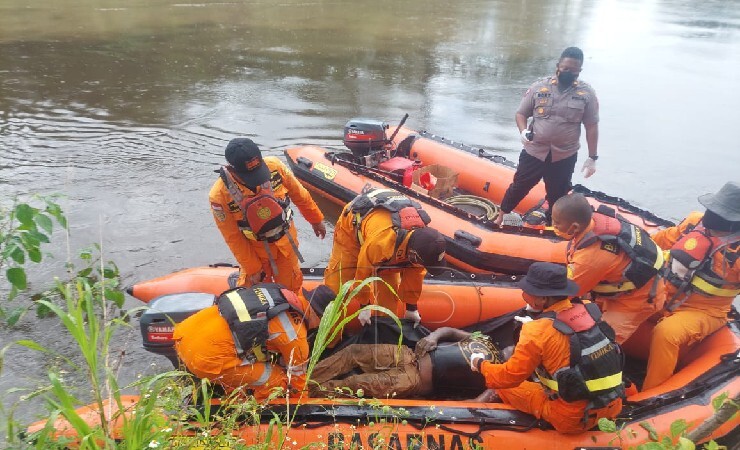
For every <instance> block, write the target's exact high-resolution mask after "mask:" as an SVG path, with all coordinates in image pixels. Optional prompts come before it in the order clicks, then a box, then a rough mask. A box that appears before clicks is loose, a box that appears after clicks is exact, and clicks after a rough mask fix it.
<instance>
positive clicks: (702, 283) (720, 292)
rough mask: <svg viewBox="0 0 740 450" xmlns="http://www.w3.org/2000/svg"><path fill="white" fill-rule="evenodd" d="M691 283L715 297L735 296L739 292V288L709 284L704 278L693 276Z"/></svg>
mask: <svg viewBox="0 0 740 450" xmlns="http://www.w3.org/2000/svg"><path fill="white" fill-rule="evenodd" d="M691 284H692V285H693V286H694V287H696V288H697V289H699V290H700V291H702V292H706V293H707V294H709V295H716V296H717V297H735V296H737V295H738V294H740V289H724V288H719V287H717V286H713V285H711V284H709V283H708V282H707V281H706V280H703V279H701V278H699V277H698V276H695V277H694V279H693V280H691Z"/></svg>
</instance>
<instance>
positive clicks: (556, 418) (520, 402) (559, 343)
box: [480, 300, 622, 433]
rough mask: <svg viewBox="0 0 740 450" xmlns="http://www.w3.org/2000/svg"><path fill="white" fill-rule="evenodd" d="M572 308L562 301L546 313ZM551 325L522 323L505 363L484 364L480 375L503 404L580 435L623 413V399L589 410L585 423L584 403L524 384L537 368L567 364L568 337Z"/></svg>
mask: <svg viewBox="0 0 740 450" xmlns="http://www.w3.org/2000/svg"><path fill="white" fill-rule="evenodd" d="M571 306H572V304H571V302H570V300H563V301H560V302H558V303H555V304H554V305H552V306H551V307H549V308H547V309H545V311H553V312H556V313H557V312H559V311H563V310H566V309H568V308H570V307H571ZM552 323H553V322H552V320H546V319H542V320H533V321H531V322H527V323H525V324H524V325H522V330H521V334H520V336H519V342H518V343H517V344H516V347H515V348H514V353H513V354H512V355H511V358H509V360H508V361H506V362H505V363H503V364H494V363H491V362H489V361H484V362H483V363H482V364H481V368H480V372H481V373H482V374H483V376H484V377H485V379H486V386H488V387H489V388H492V389H496V393H497V394H498V395H499V397H501V400H503V401H504V403H506V404H509V405H511V406H513V407H514V408H516V409H518V410H520V411H524V412H526V413H528V414H532V415H533V416H535V417H537V418H538V419H544V420H546V421H548V422H550V424H552V426H553V427H555V429H556V430H558V431H559V432H561V433H580V432H582V431H585V430H588V429H590V428H591V427H593V426H594V425H595V424H596V422H597V421H598V420H599V419H600V418H602V417H606V418H610V419H613V418H614V417H616V416H617V414H619V412H620V411H621V410H622V399H616V400H614V401H613V402H611V403H610V404H609V405H607V406H605V407H603V408H598V409H592V410H590V411H589V416H588V418H587V420H586V421H584V420H583V418H584V414H585V412H586V407H587V405H588V401H587V400H579V401H575V402H566V401H565V400H563V399H561V398H560V397H556V398H555V399H551V398H550V396H549V395H548V392H547V391H546V390H545V387H544V386H543V385H542V384H540V383H535V382H531V381H526V380H527V378H529V377H530V376H531V375H532V374H533V373H534V372H535V369H536V368H537V367H538V366H540V365H542V366H543V367H544V368H545V369H546V370H547V372H548V373H556V372H557V371H558V370H559V369H561V368H563V367H567V366H568V365H569V364H570V342H569V340H568V337H567V336H565V335H564V334H562V333H560V332H559V331H557V330H556V329H555V328H554V327H553V326H552Z"/></svg>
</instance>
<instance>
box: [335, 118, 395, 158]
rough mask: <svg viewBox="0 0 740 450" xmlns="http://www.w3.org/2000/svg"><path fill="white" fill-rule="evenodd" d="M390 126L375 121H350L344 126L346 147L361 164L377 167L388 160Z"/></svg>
mask: <svg viewBox="0 0 740 450" xmlns="http://www.w3.org/2000/svg"><path fill="white" fill-rule="evenodd" d="M387 129H388V124H387V123H386V122H383V121H381V120H375V119H359V118H358V119H350V121H349V122H347V124H346V125H345V126H344V145H345V146H347V148H348V149H350V150H351V151H352V154H353V155H354V156H355V159H356V160H357V161H358V163H359V164H362V165H364V166H367V167H375V166H377V165H378V163H379V162H380V161H382V160H383V159H387V157H388V155H387V152H386V148H385V147H386V145H387V144H388V142H389V141H388V138H387V137H386V135H385V130H387Z"/></svg>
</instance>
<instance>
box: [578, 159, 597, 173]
mask: <svg viewBox="0 0 740 450" xmlns="http://www.w3.org/2000/svg"><path fill="white" fill-rule="evenodd" d="M581 172H583V178H588V177H590V176H591V175H593V174H595V173H596V161H594V160H593V159H591V158H586V161H584V162H583V168H582V169H581Z"/></svg>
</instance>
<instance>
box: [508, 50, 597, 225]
mask: <svg viewBox="0 0 740 450" xmlns="http://www.w3.org/2000/svg"><path fill="white" fill-rule="evenodd" d="M582 67H583V52H582V51H581V49H580V48H578V47H568V48H566V49H565V50H563V53H562V54H561V55H560V60H559V61H558V63H557V64H556V65H555V76H550V77H547V78H543V79H540V80H538V81H536V82H535V83H534V84H533V85H532V86H530V87H529V89H528V90H527V92H526V93H525V94H524V98H522V101H521V103H520V104H519V109H518V110H517V112H516V117H515V118H516V126H517V127H518V128H519V133H520V134H521V136H522V143H523V144H524V149H523V150H522V153H521V154H520V155H519V165H518V167H517V169H516V173H515V174H514V180H513V181H512V183H511V184H510V185H509V188H508V189H507V190H506V193H505V194H504V198H503V200H502V201H501V211H502V214H499V215H498V217H497V218H496V223H497V224H498V225H500V224H501V223H502V221H503V215H504V214H508V213H510V212H511V211H512V210H513V209H514V208H516V206H517V205H518V204H519V202H520V201H522V199H523V198H524V197H525V196H526V195H527V194H528V193H529V191H530V190H531V189H532V188H533V187H534V186H535V185H536V184H537V183H538V182H539V181H540V180H544V182H545V191H546V198H547V203H548V205H549V206H548V209H547V222H548V223H550V221H551V218H552V205H554V204H555V202H556V201H557V199H559V198H560V197H562V196H563V195H565V194H567V193H568V191H570V188H571V179H572V178H573V170H574V168H575V165H576V159H577V158H578V149H579V148H580V147H581V145H580V143H579V139H580V137H581V124H583V126H584V127H585V128H586V143H587V144H588V158H587V159H586V162H584V164H583V169H582V170H583V174H584V176H585V177H586V178H588V177H590V176H591V175H593V174H594V173H595V172H596V160H597V159H598V153H597V145H598V141H599V101H598V100H597V98H596V92H595V91H594V90H593V88H592V87H591V85H589V84H588V83H586V82H584V81H582V80H578V75H579V74H580V73H581V69H582ZM529 117H532V118H533V119H532V125H531V126H530V127H529V128H528V127H527V119H528V118H529Z"/></svg>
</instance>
